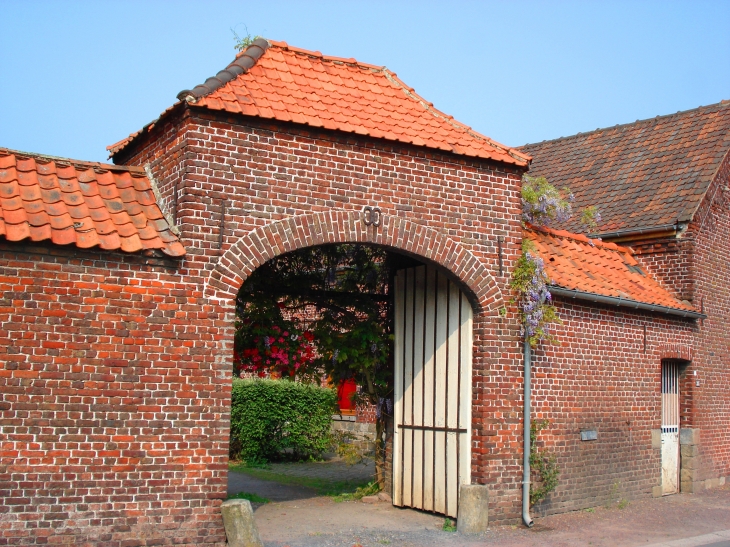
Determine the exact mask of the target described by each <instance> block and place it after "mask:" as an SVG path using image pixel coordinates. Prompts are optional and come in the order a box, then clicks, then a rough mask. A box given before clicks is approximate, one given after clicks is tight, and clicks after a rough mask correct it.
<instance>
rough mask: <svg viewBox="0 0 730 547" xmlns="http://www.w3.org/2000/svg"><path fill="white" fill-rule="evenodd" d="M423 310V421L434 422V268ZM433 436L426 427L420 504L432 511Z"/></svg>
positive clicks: (429, 425)
mask: <svg viewBox="0 0 730 547" xmlns="http://www.w3.org/2000/svg"><path fill="white" fill-rule="evenodd" d="M425 306H426V313H425V327H424V343H423V347H424V348H425V352H424V364H423V386H424V388H423V408H424V416H423V425H425V426H427V427H433V425H434V390H435V389H436V364H435V350H436V347H435V334H436V333H435V329H436V270H435V269H434V268H428V269H427V271H426V301H425ZM433 450H434V438H433V431H426V432H425V435H424V439H423V455H424V458H423V471H424V473H423V508H424V509H425V510H427V511H433V496H434V458H433V456H434V452H433Z"/></svg>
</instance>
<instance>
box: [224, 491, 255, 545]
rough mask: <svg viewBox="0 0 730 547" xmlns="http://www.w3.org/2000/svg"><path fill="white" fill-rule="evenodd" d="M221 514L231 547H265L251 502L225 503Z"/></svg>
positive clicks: (232, 501) (234, 501)
mask: <svg viewBox="0 0 730 547" xmlns="http://www.w3.org/2000/svg"><path fill="white" fill-rule="evenodd" d="M221 513H222V514H223V526H224V527H225V529H226V538H227V539H228V545H229V546H230V547H264V544H263V543H262V542H261V538H260V537H259V531H258V529H257V528H256V523H255V522H254V520H253V509H251V502H250V501H248V500H239V499H234V500H227V501H224V502H223V505H221Z"/></svg>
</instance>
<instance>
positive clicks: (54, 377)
mask: <svg viewBox="0 0 730 547" xmlns="http://www.w3.org/2000/svg"><path fill="white" fill-rule="evenodd" d="M135 146H136V148H134V149H132V148H130V150H128V151H125V152H124V154H122V155H120V156H119V157H118V158H117V160H118V161H120V162H125V163H132V164H147V163H149V164H150V165H151V169H152V171H153V173H154V177H155V179H156V180H157V182H158V184H159V187H160V190H161V192H162V194H163V201H164V203H165V205H166V208H167V209H168V210H169V211H170V212H172V213H174V214H175V216H176V218H177V223H178V226H179V227H180V229H181V239H182V242H183V244H184V245H185V246H186V248H187V250H188V254H187V255H186V257H185V258H184V260H183V261H182V262H181V264H179V265H178V266H177V267H176V268H169V267H166V266H162V265H159V264H152V263H150V264H145V263H144V262H143V259H133V258H129V257H120V256H117V255H112V254H97V255H94V254H91V255H83V257H88V258H75V257H76V256H81V255H80V254H79V253H77V252H74V251H69V252H68V253H67V254H65V255H64V254H63V253H60V254H59V256H55V255H47V254H46V255H43V254H41V255H30V254H28V253H27V250H25V249H23V248H21V247H18V246H12V245H10V246H8V247H7V250H5V251H3V253H2V255H0V257H1V260H2V262H0V285H1V287H0V290H1V291H2V293H3V294H5V293H9V294H10V295H11V296H8V297H5V296H4V297H3V298H4V300H3V301H0V305H2V306H3V307H0V315H2V318H1V320H0V324H1V325H2V327H0V341H2V342H4V344H3V346H4V347H6V348H8V349H7V350H6V353H5V354H3V355H4V362H5V366H4V367H3V369H2V374H3V376H2V377H1V378H0V385H2V386H3V390H2V394H3V400H2V404H3V407H2V412H3V418H4V422H3V425H4V426H5V425H6V424H7V429H5V430H4V431H3V435H4V437H3V438H2V442H3V443H4V444H3V460H2V464H1V465H2V467H1V468H0V478H1V480H2V487H1V488H2V490H3V491H4V492H8V493H9V492H22V496H21V497H17V498H16V497H9V496H6V497H9V499H10V500H11V503H6V504H5V505H4V506H3V509H2V510H3V511H4V513H3V514H2V517H1V518H2V519H3V523H4V525H3V527H2V528H0V530H2V531H1V532H0V533H2V534H4V536H3V538H4V540H7V542H10V541H11V538H12V541H15V542H16V543H18V542H19V543H21V544H22V543H23V542H25V541H26V539H27V542H28V544H32V541H35V542H36V543H42V542H43V541H44V539H43V538H44V535H45V536H51V535H57V536H58V537H54V538H49V540H48V542H49V543H53V541H56V542H57V543H58V542H60V541H61V540H62V539H61V538H64V537H65V539H63V540H64V541H67V542H69V543H75V544H83V543H84V542H85V541H87V540H88V541H89V542H94V541H95V542H102V541H103V542H105V544H108V545H111V546H117V545H125V546H127V547H131V546H133V545H143V544H145V542H147V543H150V542H151V543H154V544H159V545H171V544H180V545H201V544H205V543H206V542H207V543H216V542H218V543H220V542H221V541H223V530H222V522H221V520H220V514H219V512H218V507H219V504H220V500H221V499H222V498H223V497H225V491H226V479H225V477H226V464H227V456H228V427H229V405H230V382H229V380H230V371H231V358H232V339H233V310H234V309H233V300H234V296H235V293H236V292H237V290H238V288H239V287H240V285H241V283H242V282H243V280H244V279H245V278H246V276H247V275H249V274H250V273H251V272H252V271H253V270H254V269H255V268H256V267H257V266H258V265H260V264H262V263H263V262H265V261H266V260H268V259H270V258H272V257H273V256H275V255H276V254H279V253H282V252H286V251H288V250H293V249H295V248H300V247H305V246H311V245H316V244H322V243H337V242H351V241H362V242H367V243H371V244H375V245H383V246H386V247H388V248H390V249H392V250H396V251H400V252H404V253H406V254H408V255H410V256H415V257H421V258H424V257H425V259H427V260H430V261H432V262H433V263H435V264H438V265H440V266H442V267H443V268H444V269H446V270H448V271H450V272H452V274H453V275H454V276H455V277H456V278H458V279H460V280H461V282H462V284H463V285H464V287H465V289H466V290H467V291H468V292H469V294H470V296H471V297H472V299H473V305H474V308H475V320H474V343H475V351H474V367H473V368H474V377H473V397H474V405H473V412H472V415H473V432H474V433H473V443H472V446H473V460H472V476H473V480H474V482H477V483H483V484H488V485H490V487H491V492H492V495H491V496H490V520H493V521H495V522H499V521H516V520H517V519H518V518H519V514H520V499H521V484H520V483H521V450H522V411H521V405H522V403H521V399H522V353H521V343H520V336H519V329H518V326H517V319H516V314H515V313H514V311H515V310H514V307H513V306H511V305H510V304H509V303H508V288H507V282H508V272H510V271H511V269H512V265H513V264H514V261H515V259H516V257H517V255H518V253H519V245H520V238H521V227H520V221H519V180H520V173H519V172H518V171H516V170H512V169H510V168H505V167H504V166H499V165H495V164H490V163H488V162H484V161H477V160H469V159H466V158H462V157H458V156H452V155H447V154H436V153H433V152H428V151H425V150H423V149H421V148H417V147H409V146H405V145H399V144H393V143H388V142H384V141H378V140H374V139H368V138H363V137H360V136H347V135H342V134H337V133H333V132H327V131H318V130H316V129H305V128H302V127H301V126H295V125H293V124H292V125H287V124H276V125H269V124H266V123H263V122H256V121H254V120H247V121H246V122H245V123H244V118H240V117H235V116H225V115H222V114H215V113H213V114H211V113H209V112H201V111H199V110H192V111H191V110H185V109H183V110H182V111H181V112H174V113H173V115H172V116H171V117H170V118H168V120H167V121H164V120H163V121H162V122H158V123H157V125H156V127H155V128H154V130H153V131H152V133H151V135H150V136H145V137H143V138H142V139H141V140H140V141H139V143H136V144H135ZM366 205H370V206H378V207H380V208H381V210H382V212H383V218H382V224H381V225H380V226H379V227H375V226H370V227H368V226H365V225H364V224H363V222H362V216H361V211H362V208H363V207H364V206H366ZM719 224H721V223H719ZM719 224H718V225H719ZM725 226H726V225H725ZM724 229H726V228H724ZM713 233H714V232H713ZM723 233H725V234H727V232H723ZM721 236H722V234H721V233H720V232H718V236H717V237H721ZM713 237H714V236H713ZM724 237H726V238H727V235H725V236H724ZM500 239H501V241H502V244H501V248H502V250H503V253H502V256H501V261H500V256H499V254H498V247H499V245H498V240H500ZM700 244H702V245H710V243H709V242H708V243H707V244H705V243H701V242H700V240H699V239H698V245H700ZM500 262H501V269H500ZM726 262H727V261H726ZM713 275H714V274H713ZM16 294H17V295H26V296H19V297H16V296H14V295H16ZM27 295H33V296H32V297H28V296H27ZM723 302H724V301H723ZM505 305H506V306H507V308H508V313H507V314H506V315H505V316H504V317H502V315H501V314H500V313H499V311H500V309H501V308H502V306H505ZM718 305H719V304H718ZM725 309H727V306H726V308H725ZM562 313H563V315H564V317H565V318H566V323H565V324H564V325H563V326H562V327H560V329H559V332H558V337H559V338H560V339H561V340H564V341H565V342H564V343H565V344H566V346H565V348H561V349H560V351H558V350H557V349H555V348H551V349H544V350H542V351H544V354H540V353H538V356H537V358H538V370H536V376H537V379H536V382H537V384H536V385H537V386H538V391H537V392H536V397H535V401H536V403H535V404H536V406H535V409H536V411H537V417H538V418H539V417H540V416H541V414H545V415H546V417H548V418H549V419H551V420H553V422H554V424H555V431H553V430H551V435H550V436H547V437H546V442H547V443H548V444H549V445H552V446H555V447H556V448H557V449H559V452H560V458H561V460H560V462H561V468H562V469H563V472H564V473H565V474H564V475H563V477H564V479H563V482H562V483H561V489H560V490H559V491H558V492H556V494H555V496H554V498H553V501H552V502H551V504H552V505H551V506H550V507H549V508H547V509H546V510H550V511H557V510H567V509H570V508H576V507H581V506H586V505H595V500H596V499H603V498H602V496H605V495H607V494H605V488H606V486H608V485H609V484H610V486H611V487H612V486H613V484H614V482H616V481H619V482H620V483H621V485H623V486H622V488H624V492H622V495H624V496H630V497H633V496H640V495H644V494H647V492H648V489H649V490H650V488H651V486H652V485H653V484H655V482H654V483H652V481H656V480H657V478H656V476H655V475H654V474H653V473H654V472H655V469H654V463H655V462H656V461H658V460H657V458H658V456H657V455H656V454H654V453H653V452H651V450H650V448H647V447H646V446H645V445H646V442H645V441H646V439H647V437H646V435H647V434H648V433H647V431H648V430H649V429H651V428H655V427H658V426H657V423H658V419H659V414H658V411H657V405H658V404H659V403H658V401H659V398H658V389H659V388H658V385H659V384H658V380H657V381H656V382H655V381H654V380H653V379H651V378H653V377H652V376H651V374H650V373H653V374H655V375H656V378H658V374H659V373H658V370H659V368H658V364H657V360H656V357H657V354H656V351H655V350H654V349H653V348H654V345H652V346H651V349H650V351H651V352H654V353H653V354H650V356H651V359H649V357H647V356H643V355H640V356H638V357H632V355H633V354H634V352H636V351H637V350H636V344H637V342H636V340H635V336H636V332H635V331H636V328H637V327H636V325H638V324H639V323H642V322H646V323H648V324H649V327H650V328H649V330H650V331H651V333H652V334H651V336H653V338H651V340H653V342H652V344H659V341H660V340H665V341H666V342H671V341H675V342H676V341H677V340H684V339H685V338H687V337H688V336H689V334H688V333H689V331H690V330H691V328H694V327H689V326H687V325H688V323H686V322H682V321H679V322H677V321H670V320H666V319H661V318H659V317H657V316H653V317H649V316H645V315H642V314H634V315H630V314H616V313H615V312H614V311H609V310H606V309H603V308H600V307H596V308H588V307H586V308H584V307H581V306H576V305H574V304H571V305H567V304H566V305H565V306H564V309H563V311H562ZM43 314H45V315H43ZM54 314H57V315H54ZM650 319H651V321H649V320H650ZM706 323H707V322H706ZM670 325H674V326H673V327H671V326H670ZM715 325H716V326H714V327H712V328H715V329H716V330H714V331H712V332H714V333H715V334H714V335H713V336H716V337H717V336H719V335H718V334H717V333H718V332H723V331H722V330H721V329H722V327H721V326H720V325H719V324H717V323H715ZM688 329H689V330H688ZM718 329H719V330H718ZM642 332H643V327H642ZM725 332H726V331H725ZM622 340H626V341H625V342H622ZM11 342H12V344H11ZM716 342H717V351H719V349H720V347H721V346H722V343H721V338H717V340H716ZM622 344H623V345H622ZM687 344H688V345H691V341H690V340H689V339H688V340H687ZM726 349H727V348H725V350H726ZM569 350H570V351H572V352H574V354H573V356H572V357H569V353H568V352H569ZM622 350H626V352H628V353H626V352H624V353H622ZM642 350H643V346H642ZM713 351H714V350H713ZM619 355H621V357H619ZM6 356H7V358H6ZM13 356H14V357H13ZM723 359H724V360H723ZM598 362H600V364H601V365H602V367H603V368H602V369H600V370H602V371H603V374H604V376H599V378H603V379H602V380H599V383H598V386H600V388H601V389H599V388H597V387H595V386H594V387H593V388H592V389H594V391H593V393H595V395H596V397H598V398H599V399H598V401H599V402H598V403H597V404H596V403H594V402H592V401H590V400H589V399H588V398H586V397H584V396H583V395H582V393H584V392H585V391H586V390H587V389H588V386H590V385H591V382H592V381H594V380H595V379H596V377H597V375H596V373H595V370H594V369H592V368H591V367H594V366H596V364H597V363H598ZM130 363H131V364H130ZM648 363H650V364H648ZM716 363H717V367H718V371H719V370H720V368H721V367H722V366H725V367H726V369H727V351H725V354H723V356H722V357H720V356H718V357H717V358H716ZM723 363H724V365H723ZM652 367H656V368H652ZM543 369H544V370H543ZM563 369H565V371H567V372H565V373H563V372H562V370H563ZM589 369H590V370H589ZM652 371H653V372H652ZM647 374H648V375H647ZM718 378H719V376H718ZM723 378H725V377H724V376H723ZM2 382H4V383H2ZM6 387H7V388H8V389H6ZM713 389H714V388H713ZM718 389H719V387H718ZM605 393H610V394H611V395H610V397H606V396H605ZM636 393H639V394H640V400H641V403H642V404H641V405H635V406H631V408H630V409H629V407H628V406H627V405H629V398H630V395H631V397H633V396H634V395H635V394H636ZM708 393H709V392H708ZM712 393H715V392H712ZM614 394H615V395H614ZM632 400H633V399H632ZM614 403H615V404H614ZM706 403H707V399H706V396H705V393H704V392H703V391H699V392H695V394H694V397H693V405H694V406H693V408H695V409H697V408H705V407H703V406H702V405H705V404H706ZM616 405H618V406H616ZM616 408H620V409H621V411H620V412H621V414H620V416H619V414H617V411H616ZM583 413H584V415H583ZM624 413H628V415H627V416H624ZM581 416H582V417H581ZM693 419H694V420H695V422H696V421H697V420H698V419H699V414H698V413H697V412H695V414H694V415H693ZM586 420H593V421H594V422H597V423H599V431H601V427H602V428H603V431H604V432H605V436H600V437H599V441H598V442H599V443H603V442H604V439H605V440H606V441H615V447H614V446H613V445H612V444H609V447H613V450H614V451H613V452H611V454H613V455H612V456H611V457H609V458H606V462H603V461H601V459H600V458H599V457H598V454H597V452H595V450H596V449H595V448H590V449H589V448H584V447H583V445H580V444H576V441H575V434H576V431H575V428H576V427H578V425H580V424H582V423H584V422H585V423H587V422H586ZM625 420H628V421H630V422H631V423H630V424H628V425H626V426H624V425H622V424H624V422H625ZM600 424H602V425H600ZM629 426H630V428H631V431H630V434H629V441H626V440H625V433H626V430H625V429H623V428H624V427H626V428H628V427H629ZM726 429H727V428H726ZM725 438H726V437H725ZM703 442H705V441H704V437H703ZM551 443H552V444H551ZM584 444H585V443H584ZM594 446H597V445H594ZM706 446H708V447H711V446H714V445H712V444H711V441H709V440H708V441H707V445H706ZM726 446H727V443H726ZM592 451H593V452H592ZM716 452H717V451H716ZM720 452H722V451H721V450H720ZM637 454H638V455H637ZM707 454H708V456H707V457H708V458H711V459H710V460H709V461H712V462H715V461H719V462H720V464H719V465H720V467H721V466H722V465H725V466H726V465H727V464H726V463H724V464H723V463H722V462H723V461H724V462H727V458H725V460H722V458H720V459H717V458H715V457H714V456H710V454H713V452H712V450H711V449H710V448H708V451H707ZM712 458H714V459H712ZM41 465H42V466H43V467H42V469H45V468H46V466H47V467H48V472H39V471H38V470H39V469H41V467H40V466H41ZM582 465H583V466H585V468H586V469H589V470H590V471H591V472H592V473H595V474H596V476H597V477H598V478H596V479H594V480H593V482H594V483H595V486H590V485H588V486H586V484H587V482H588V481H589V480H590V479H588V478H587V477H584V476H581V475H580V473H581V471H580V466H582ZM712 465H715V466H716V467H717V465H716V464H715V463H713V464H712ZM590 500H593V501H590ZM21 513H22V514H23V515H24V516H23V517H22V518H17V517H16V515H18V514H21ZM48 514H50V515H54V516H53V517H49V516H47V515H48ZM91 537H93V538H94V539H93V540H92V539H89V538H91ZM36 538H40V539H36Z"/></svg>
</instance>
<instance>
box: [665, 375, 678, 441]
mask: <svg viewBox="0 0 730 547" xmlns="http://www.w3.org/2000/svg"><path fill="white" fill-rule="evenodd" d="M677 432H679V363H677V362H676V361H665V362H664V363H662V433H677Z"/></svg>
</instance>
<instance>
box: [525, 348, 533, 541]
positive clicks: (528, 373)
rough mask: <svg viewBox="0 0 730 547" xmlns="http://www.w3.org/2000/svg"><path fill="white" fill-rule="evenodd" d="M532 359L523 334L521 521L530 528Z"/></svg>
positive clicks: (531, 523)
mask: <svg viewBox="0 0 730 547" xmlns="http://www.w3.org/2000/svg"><path fill="white" fill-rule="evenodd" d="M531 372H532V360H531V356H530V340H529V338H528V336H527V334H525V410H524V426H525V428H524V432H523V433H524V442H523V463H522V469H523V471H522V522H524V523H525V526H527V527H528V528H531V527H532V525H533V524H534V523H533V522H532V517H531V516H530V390H531V386H530V381H531V379H530V376H531Z"/></svg>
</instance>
